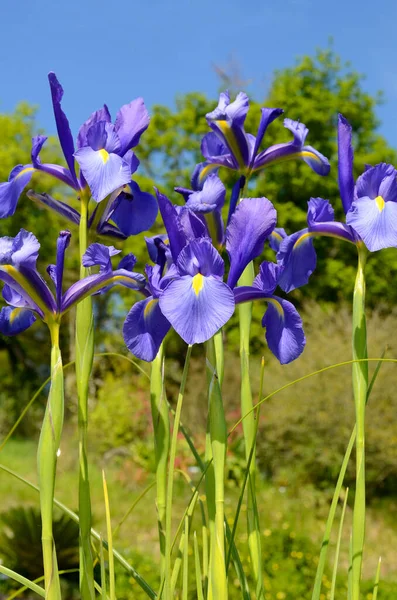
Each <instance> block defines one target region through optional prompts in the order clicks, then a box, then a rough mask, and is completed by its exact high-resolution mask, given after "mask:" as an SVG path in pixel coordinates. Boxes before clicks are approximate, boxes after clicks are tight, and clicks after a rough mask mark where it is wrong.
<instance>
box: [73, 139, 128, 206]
mask: <svg viewBox="0 0 397 600" xmlns="http://www.w3.org/2000/svg"><path fill="white" fill-rule="evenodd" d="M75 157H76V160H77V162H78V163H79V165H80V167H81V170H82V173H83V175H84V177H85V179H86V181H87V183H88V185H89V186H90V190H91V194H92V197H93V198H94V200H96V202H100V201H101V200H103V199H104V198H106V196H108V195H109V194H111V193H112V192H114V191H115V190H116V189H117V188H119V187H121V186H123V185H125V184H127V183H129V182H130V181H131V171H130V167H129V165H128V164H127V163H126V162H125V161H124V159H123V158H121V157H120V156H118V155H117V154H109V153H108V152H107V151H106V150H97V151H96V150H92V149H91V148H90V147H88V146H86V147H84V148H80V149H79V150H77V152H76V153H75Z"/></svg>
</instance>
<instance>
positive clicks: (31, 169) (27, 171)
mask: <svg viewBox="0 0 397 600" xmlns="http://www.w3.org/2000/svg"><path fill="white" fill-rule="evenodd" d="M34 170H35V169H34V167H26V168H25V169H22V171H20V172H19V173H18V175H17V176H16V177H15V179H18V177H20V176H21V175H23V174H24V173H29V171H34Z"/></svg>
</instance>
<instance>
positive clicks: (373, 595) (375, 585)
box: [372, 556, 382, 600]
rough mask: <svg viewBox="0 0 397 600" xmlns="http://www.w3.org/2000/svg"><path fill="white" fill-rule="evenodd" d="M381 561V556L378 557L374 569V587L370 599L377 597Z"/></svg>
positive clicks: (374, 599) (373, 599)
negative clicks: (376, 565)
mask: <svg viewBox="0 0 397 600" xmlns="http://www.w3.org/2000/svg"><path fill="white" fill-rule="evenodd" d="M381 562H382V557H381V556H380V557H379V560H378V567H377V569H376V575H375V581H374V589H373V592H372V600H376V599H377V597H378V589H379V579H380V565H381Z"/></svg>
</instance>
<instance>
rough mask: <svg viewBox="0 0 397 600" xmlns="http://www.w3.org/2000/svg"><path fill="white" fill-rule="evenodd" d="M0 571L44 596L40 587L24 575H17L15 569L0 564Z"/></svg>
mask: <svg viewBox="0 0 397 600" xmlns="http://www.w3.org/2000/svg"><path fill="white" fill-rule="evenodd" d="M0 573H2V574H3V575H6V576H7V577H9V578H10V579H13V580H14V581H17V582H18V583H20V584H22V585H23V586H24V587H25V588H28V589H29V590H32V592H35V593H36V594H38V595H39V596H41V597H42V598H45V591H44V589H43V588H42V587H40V586H39V585H36V584H35V583H33V581H30V580H29V579H26V577H23V576H22V575H19V573H15V571H12V570H11V569H7V567H3V565H0Z"/></svg>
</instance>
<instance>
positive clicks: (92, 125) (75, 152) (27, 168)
mask: <svg viewBox="0 0 397 600" xmlns="http://www.w3.org/2000/svg"><path fill="white" fill-rule="evenodd" d="M48 78H49V83H50V88H51V96H52V104H53V108H54V116H55V122H56V126H57V131H58V137H59V142H60V145H61V148H62V152H63V155H64V157H65V161H66V164H67V167H62V166H59V165H54V164H47V163H42V162H41V160H40V156H39V155H40V152H41V149H42V147H43V145H44V144H45V142H46V140H47V137H46V136H42V135H38V136H35V137H34V138H33V139H32V151H31V163H30V164H26V165H17V166H16V167H14V169H13V170H12V171H11V173H10V175H9V179H8V182H6V183H0V218H5V217H9V216H11V215H13V214H14V212H15V210H16V207H17V203H18V200H19V197H20V195H21V193H22V191H23V189H24V188H25V187H26V185H27V184H28V183H29V182H30V179H31V177H32V175H33V173H34V172H35V171H39V172H44V173H47V174H48V175H51V176H52V177H54V178H55V179H57V180H58V181H61V182H62V183H65V184H66V185H67V186H69V187H70V188H71V189H72V190H74V191H75V192H77V194H78V195H81V194H82V193H87V192H88V188H89V193H90V194H91V196H92V197H93V199H94V200H95V201H96V202H101V201H102V200H104V199H105V198H106V197H108V196H110V195H111V194H113V193H115V196H114V198H113V200H115V199H116V197H117V196H118V194H119V192H120V191H121V190H122V191H123V193H122V194H121V195H120V197H117V203H112V206H111V207H110V208H109V211H108V212H111V214H112V216H111V218H112V220H113V221H114V222H115V223H116V225H117V227H114V226H112V225H111V226H110V227H107V225H108V224H109V223H108V222H105V221H104V220H103V219H102V221H101V224H100V226H101V227H102V230H101V228H99V230H98V232H99V233H102V234H103V233H105V234H108V235H111V234H113V235H115V237H126V236H128V235H132V234H131V233H130V230H131V228H132V230H133V231H134V232H135V231H137V230H139V231H144V230H146V229H149V228H150V227H151V225H152V224H153V222H154V220H155V218H156V215H157V205H156V201H155V198H154V197H153V196H151V195H150V194H146V193H143V192H141V190H140V189H139V187H138V185H137V184H136V183H135V182H132V181H131V176H132V174H133V173H134V172H135V171H136V169H137V168H138V166H139V160H138V158H137V157H136V155H135V154H134V152H133V151H132V148H135V147H136V146H137V145H138V143H139V140H140V137H141V135H142V133H143V132H144V131H145V130H146V129H147V127H148V125H149V120H150V119H149V114H148V112H147V110H146V107H145V105H144V102H143V99H142V98H137V99H136V100H133V101H132V102H130V103H129V104H126V105H124V106H122V107H121V109H120V110H119V111H118V113H117V115H116V120H115V122H114V124H112V122H111V117H110V113H109V110H108V108H107V106H106V105H104V107H103V108H101V109H99V110H97V111H95V112H94V113H93V114H92V115H91V116H90V118H89V119H88V120H87V121H86V122H85V123H84V124H83V125H82V126H81V127H80V130H79V132H78V135H77V140H76V147H75V144H74V140H73V137H72V133H71V131H70V127H69V122H68V119H67V117H66V115H65V113H64V112H63V110H62V107H61V101H62V97H63V89H62V86H61V85H60V83H59V81H58V79H57V78H56V75H55V74H54V73H50V74H49V76H48ZM75 161H76V162H77V163H78V165H79V167H80V172H79V174H77V172H76V165H75ZM29 195H30V197H31V198H33V199H35V200H37V201H41V202H43V203H44V204H45V205H46V206H47V207H49V208H51V209H53V210H55V211H56V212H58V213H59V214H61V215H62V216H64V217H66V218H68V219H69V221H72V222H74V223H76V222H78V221H79V219H80V215H79V213H78V212H77V211H75V210H74V209H72V208H71V207H69V206H68V205H67V204H65V203H63V202H59V201H57V200H54V199H53V198H51V197H50V196H48V195H47V194H44V195H40V194H34V193H30V194H29ZM132 200H134V201H132ZM142 209H143V211H142ZM137 212H139V218H137V214H136V213H137ZM126 216H127V217H128V218H127V219H126ZM108 219H110V217H109V216H108ZM131 222H133V223H134V225H133V226H131ZM109 225H110V224H109Z"/></svg>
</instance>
